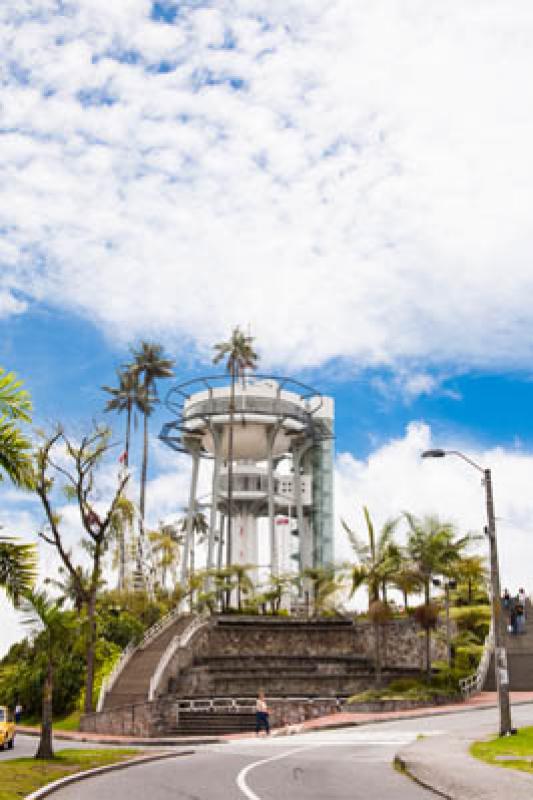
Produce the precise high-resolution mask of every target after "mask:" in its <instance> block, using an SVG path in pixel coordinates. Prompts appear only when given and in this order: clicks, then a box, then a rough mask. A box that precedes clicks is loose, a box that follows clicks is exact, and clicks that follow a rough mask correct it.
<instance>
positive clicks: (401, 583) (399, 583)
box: [392, 558, 422, 612]
mask: <svg viewBox="0 0 533 800" xmlns="http://www.w3.org/2000/svg"><path fill="white" fill-rule="evenodd" d="M392 584H393V586H394V587H395V588H396V589H398V591H400V592H401V593H402V595H403V606H404V609H405V611H406V612H407V611H409V595H410V594H415V593H417V592H419V591H420V589H421V588H422V584H421V583H420V580H419V578H418V576H417V575H416V573H415V572H413V570H412V568H411V564H410V563H409V561H408V560H407V559H406V558H402V560H401V562H400V565H399V569H398V571H397V572H396V573H395V574H394V576H393V578H392Z"/></svg>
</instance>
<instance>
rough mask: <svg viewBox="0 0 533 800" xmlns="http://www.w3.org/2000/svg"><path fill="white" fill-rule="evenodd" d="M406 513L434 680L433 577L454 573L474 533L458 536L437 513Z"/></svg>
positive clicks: (409, 548)
mask: <svg viewBox="0 0 533 800" xmlns="http://www.w3.org/2000/svg"><path fill="white" fill-rule="evenodd" d="M404 517H405V519H406V520H407V524H408V532H407V553H408V555H409V558H410V561H411V564H412V569H413V573H414V574H415V575H416V576H417V578H418V579H419V581H420V583H421V585H422V588H423V591H424V606H423V607H421V608H420V609H419V610H417V612H416V617H417V620H418V621H419V623H420V626H421V627H422V628H423V630H424V631H425V635H426V671H427V677H428V680H430V679H431V630H432V628H434V627H435V625H436V608H435V605H434V604H432V603H431V580H432V578H433V577H434V576H437V575H445V576H451V575H452V574H453V572H454V570H455V568H456V567H457V565H458V563H459V561H460V559H461V555H462V552H463V550H464V549H465V547H467V545H468V544H469V543H470V542H471V541H472V537H471V536H470V535H467V536H463V537H461V538H456V530H455V527H454V525H453V524H452V523H451V522H445V521H442V520H440V519H439V518H438V517H436V516H431V515H429V516H425V517H422V518H419V517H416V516H414V515H413V514H409V513H407V512H405V513H404Z"/></svg>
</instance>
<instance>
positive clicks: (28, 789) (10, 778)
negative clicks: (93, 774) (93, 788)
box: [0, 748, 142, 800]
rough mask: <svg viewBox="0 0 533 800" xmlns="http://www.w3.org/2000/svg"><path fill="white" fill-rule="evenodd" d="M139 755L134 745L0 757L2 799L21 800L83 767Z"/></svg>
mask: <svg viewBox="0 0 533 800" xmlns="http://www.w3.org/2000/svg"><path fill="white" fill-rule="evenodd" d="M140 756H142V753H141V752H140V751H138V750H133V749H130V748H128V749H125V748H120V749H118V748H117V749H115V748H113V749H109V750H74V749H72V750H58V751H57V753H56V755H55V758H53V759H51V760H37V759H35V758H13V759H10V760H8V761H0V786H1V787H2V789H1V793H0V794H1V797H2V800H20V798H21V797H26V796H27V795H29V794H31V793H33V792H35V791H36V790H37V789H40V788H41V787H43V786H46V785H47V784H50V783H53V782H54V781H57V780H60V779H61V778H66V777H70V776H72V775H75V774H77V773H80V772H85V771H86V770H92V769H95V768H97V767H104V766H108V765H111V764H123V763H125V762H128V761H132V760H134V759H136V758H139V757H140Z"/></svg>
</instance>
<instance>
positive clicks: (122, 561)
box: [109, 495, 135, 590]
mask: <svg viewBox="0 0 533 800" xmlns="http://www.w3.org/2000/svg"><path fill="white" fill-rule="evenodd" d="M134 520H135V505H134V503H133V502H132V501H131V500H128V498H127V497H126V496H125V495H122V496H121V497H119V498H118V500H117V503H116V505H115V510H114V511H113V513H112V515H111V522H110V523H109V532H110V539H111V541H112V542H114V543H115V544H116V551H115V553H114V557H113V566H116V567H118V581H117V589H119V590H123V589H125V587H126V563H127V561H128V548H127V546H126V539H127V535H128V533H131V530H132V528H133V522H134Z"/></svg>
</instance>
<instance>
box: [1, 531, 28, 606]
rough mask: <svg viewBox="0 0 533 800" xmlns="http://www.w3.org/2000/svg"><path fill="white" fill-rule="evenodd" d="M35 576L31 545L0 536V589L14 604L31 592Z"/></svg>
mask: <svg viewBox="0 0 533 800" xmlns="http://www.w3.org/2000/svg"><path fill="white" fill-rule="evenodd" d="M36 575H37V551H36V549H35V545H33V544H22V543H21V542H19V541H17V540H16V539H13V538H10V537H7V536H0V587H2V588H3V589H5V590H6V593H7V596H8V597H10V598H11V599H12V600H13V601H14V603H15V604H17V603H18V601H19V599H20V597H21V596H22V595H23V594H24V593H25V592H28V591H30V590H31V588H32V586H33V584H34V582H35V578H36Z"/></svg>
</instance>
